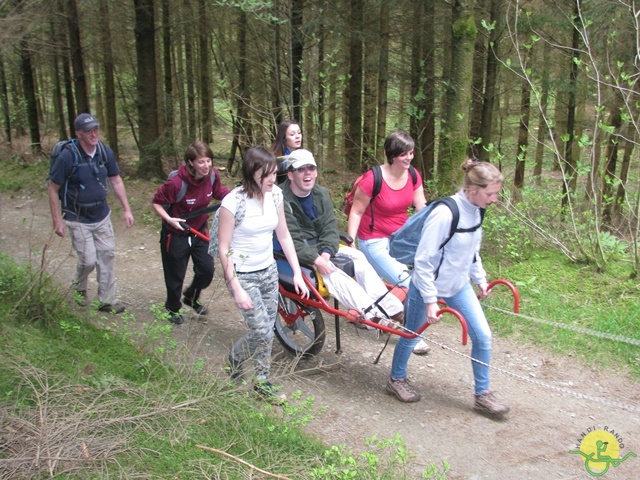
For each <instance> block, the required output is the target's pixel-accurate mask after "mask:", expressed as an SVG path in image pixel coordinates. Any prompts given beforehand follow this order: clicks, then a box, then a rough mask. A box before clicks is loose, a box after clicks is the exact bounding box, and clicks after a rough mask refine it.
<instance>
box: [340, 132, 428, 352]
mask: <svg viewBox="0 0 640 480" xmlns="http://www.w3.org/2000/svg"><path fill="white" fill-rule="evenodd" d="M414 146H415V142H414V141H413V138H411V136H410V135H409V134H408V133H405V132H403V131H401V130H396V131H394V132H392V133H390V134H389V135H388V136H387V138H386V139H385V142H384V152H385V156H386V157H387V163H386V164H384V165H381V167H380V168H381V170H382V185H381V188H380V193H379V194H378V195H377V196H376V197H375V199H374V200H373V202H372V201H371V198H372V196H373V171H371V170H370V171H369V172H367V173H366V174H365V176H364V177H363V179H362V181H361V182H360V184H359V185H358V188H357V189H356V194H355V197H354V199H353V207H352V208H351V213H350V214H349V225H348V229H347V233H348V234H349V235H350V236H351V238H356V237H357V239H358V248H359V249H360V250H362V253H364V256H365V257H366V258H367V260H368V261H369V263H370V264H371V266H373V268H374V269H375V271H376V273H377V274H378V275H380V276H381V277H382V278H383V279H384V280H386V281H387V282H389V283H391V284H392V285H395V284H398V285H400V286H403V287H405V288H408V287H409V279H410V277H409V274H408V273H407V272H408V271H407V266H406V265H403V264H402V263H400V262H398V261H397V260H396V259H395V258H393V257H392V256H391V255H389V237H390V236H391V234H392V233H395V232H397V231H398V230H399V229H400V227H402V226H403V225H404V223H405V222H406V221H407V218H408V215H407V210H408V208H409V207H411V206H413V207H415V209H416V211H417V210H420V209H421V208H422V207H424V206H425V204H426V203H427V200H426V198H425V195H424V187H423V186H422V177H421V176H420V173H419V172H418V171H417V170H413V173H412V172H411V171H410V168H411V161H412V160H413V149H414ZM414 175H415V178H414ZM372 215H373V219H374V220H373V221H372ZM371 225H373V228H371ZM429 350H430V349H429V346H428V345H427V344H426V342H425V341H424V340H420V341H419V342H418V343H417V344H416V348H415V350H414V352H413V353H415V354H416V355H424V354H426V353H428V352H429Z"/></svg>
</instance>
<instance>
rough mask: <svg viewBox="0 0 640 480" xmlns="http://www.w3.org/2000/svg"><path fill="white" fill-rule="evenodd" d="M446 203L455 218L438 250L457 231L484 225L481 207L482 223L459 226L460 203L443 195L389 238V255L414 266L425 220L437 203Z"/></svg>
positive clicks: (465, 230) (469, 229) (467, 230)
mask: <svg viewBox="0 0 640 480" xmlns="http://www.w3.org/2000/svg"><path fill="white" fill-rule="evenodd" d="M440 204H444V205H446V206H447V207H449V210H451V214H452V215H453V218H452V220H451V229H450V230H449V236H448V237H447V238H446V239H445V240H444V241H443V242H442V244H440V246H439V247H438V250H441V249H443V248H444V246H445V245H446V244H447V243H449V240H451V238H452V237H453V235H454V234H455V233H467V232H475V231H476V230H477V229H478V228H480V227H481V226H482V221H483V220H484V208H481V209H480V223H479V224H478V225H476V226H474V227H471V228H458V221H459V220H460V210H459V209H458V204H457V203H456V201H455V200H454V199H453V197H442V198H438V199H437V200H434V201H433V202H431V203H430V204H429V205H427V206H426V207H424V208H423V209H422V210H420V211H419V212H418V213H416V214H415V215H412V216H411V217H409V220H407V222H406V223H405V224H404V225H403V226H402V227H401V228H400V230H398V231H397V232H396V233H394V234H393V235H391V237H390V238H389V255H391V256H392V257H393V258H395V259H396V260H398V261H399V262H400V263H403V264H405V265H409V266H412V265H413V262H414V260H415V256H416V250H417V248H418V244H419V243H420V239H421V238H422V229H423V227H424V222H425V220H426V219H427V217H428V216H429V213H431V211H432V210H433V209H434V208H435V206H436V205H440Z"/></svg>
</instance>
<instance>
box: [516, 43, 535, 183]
mask: <svg viewBox="0 0 640 480" xmlns="http://www.w3.org/2000/svg"><path fill="white" fill-rule="evenodd" d="M531 53H532V49H529V50H528V52H527V54H526V58H527V66H528V65H529V63H530V60H531ZM530 116H531V86H530V85H529V81H528V80H527V79H522V80H521V86H520V125H519V127H518V144H517V147H516V167H515V172H514V176H513V186H514V187H515V189H516V191H518V190H519V189H521V188H523V187H524V174H525V161H526V158H527V149H528V148H529V118H530Z"/></svg>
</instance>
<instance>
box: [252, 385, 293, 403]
mask: <svg viewBox="0 0 640 480" xmlns="http://www.w3.org/2000/svg"><path fill="white" fill-rule="evenodd" d="M280 388H281V387H275V386H273V385H271V383H270V382H266V381H260V382H258V383H256V384H255V385H254V386H253V391H254V392H256V395H257V396H258V398H260V399H261V400H266V401H267V402H270V403H273V404H275V405H281V404H283V403H284V402H286V401H287V396H286V395H285V394H284V393H282V392H281V391H280Z"/></svg>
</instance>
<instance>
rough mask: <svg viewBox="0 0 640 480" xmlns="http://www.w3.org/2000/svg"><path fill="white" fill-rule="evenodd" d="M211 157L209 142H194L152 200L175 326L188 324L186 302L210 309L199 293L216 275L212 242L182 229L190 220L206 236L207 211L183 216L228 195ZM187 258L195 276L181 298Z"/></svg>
mask: <svg viewBox="0 0 640 480" xmlns="http://www.w3.org/2000/svg"><path fill="white" fill-rule="evenodd" d="M212 159H213V152H212V151H211V148H210V147H209V145H207V144H206V143H204V142H201V141H195V142H193V143H192V144H191V145H189V147H187V151H186V152H185V154H184V163H183V164H182V165H180V167H179V168H178V173H177V175H174V176H172V177H171V178H169V179H168V180H167V181H166V182H165V183H164V184H163V185H161V186H160V188H158V190H157V191H156V193H155V195H154V197H153V200H152V201H151V205H152V206H153V209H154V210H155V211H156V213H157V214H158V215H160V217H161V218H162V230H161V232H160V251H161V253H162V268H163V270H164V283H165V286H166V288H167V300H166V301H165V304H164V306H165V308H166V309H167V311H168V312H169V315H170V317H169V320H170V321H171V322H173V323H175V324H176V325H180V324H181V323H184V319H183V318H182V315H181V314H180V309H181V308H182V303H184V304H185V305H188V306H190V307H191V308H193V309H194V310H195V311H196V313H198V314H199V315H206V314H207V308H206V307H205V306H204V305H203V304H202V303H200V293H201V292H202V290H204V289H205V288H207V287H208V286H209V285H210V284H211V280H212V279H213V272H214V264H213V258H212V257H211V255H209V253H208V249H209V244H208V243H207V242H205V241H203V240H202V239H201V238H200V237H198V236H197V235H194V234H192V233H190V231H189V230H188V229H185V228H183V227H182V225H181V223H187V225H189V227H190V228H192V229H194V230H197V231H198V232H201V233H204V234H205V235H206V233H207V221H208V219H209V215H208V214H206V213H205V214H202V215H198V216H196V217H193V218H189V219H186V220H185V219H184V218H183V217H184V216H186V215H187V214H189V213H191V212H195V211H196V210H200V209H203V208H206V207H207V206H208V205H209V203H210V202H211V199H212V198H215V199H216V200H222V198H223V197H224V196H225V195H226V194H227V193H229V189H228V188H226V187H225V186H223V185H222V183H221V182H220V176H219V175H218V171H217V170H216V169H215V168H214V167H213V166H212V164H211V162H212ZM185 187H186V189H185ZM189 258H191V259H192V260H193V273H194V276H193V280H192V281H191V285H189V287H187V289H186V290H185V291H184V297H183V298H182V302H180V296H181V295H182V286H183V284H184V277H185V275H186V273H187V266H188V265H189Z"/></svg>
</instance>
